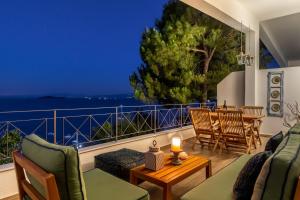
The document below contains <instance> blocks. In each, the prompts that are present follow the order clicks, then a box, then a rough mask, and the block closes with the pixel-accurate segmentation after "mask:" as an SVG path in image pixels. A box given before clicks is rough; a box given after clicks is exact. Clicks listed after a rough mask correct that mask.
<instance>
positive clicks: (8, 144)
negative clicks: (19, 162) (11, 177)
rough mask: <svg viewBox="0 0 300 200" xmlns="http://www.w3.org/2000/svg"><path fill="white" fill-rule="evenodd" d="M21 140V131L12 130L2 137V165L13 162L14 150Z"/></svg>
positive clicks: (0, 140)
mask: <svg viewBox="0 0 300 200" xmlns="http://www.w3.org/2000/svg"><path fill="white" fill-rule="evenodd" d="M20 142H21V136H20V132H19V131H18V130H12V131H10V132H8V133H6V134H5V135H4V136H3V137H1V138H0V165H2V164H6V163H11V162H12V152H13V151H14V150H16V149H17V147H18V145H19V143H20Z"/></svg>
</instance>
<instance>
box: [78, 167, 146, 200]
mask: <svg viewBox="0 0 300 200" xmlns="http://www.w3.org/2000/svg"><path fill="white" fill-rule="evenodd" d="M83 176H84V180H85V185H86V191H87V197H88V200H100V199H103V200H149V199H150V197H149V195H148V192H147V191H145V190H144V189H142V188H139V187H137V186H134V185H132V184H130V183H128V182H126V181H123V180H121V179H119V178H117V177H115V176H112V175H110V174H108V173H106V172H104V171H102V170H100V169H93V170H91V171H87V172H84V173H83Z"/></svg>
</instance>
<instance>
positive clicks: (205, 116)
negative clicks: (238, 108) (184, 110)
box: [189, 108, 213, 131]
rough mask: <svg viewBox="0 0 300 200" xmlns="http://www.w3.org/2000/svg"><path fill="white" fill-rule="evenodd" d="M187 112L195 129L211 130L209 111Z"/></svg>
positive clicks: (193, 110) (199, 109) (206, 109)
mask: <svg viewBox="0 0 300 200" xmlns="http://www.w3.org/2000/svg"><path fill="white" fill-rule="evenodd" d="M189 112H190V116H191V119H192V123H193V125H194V128H195V129H198V130H199V129H200V130H206V131H211V130H212V125H213V123H212V120H211V116H210V112H211V111H210V109H208V108H191V109H190V110H189Z"/></svg>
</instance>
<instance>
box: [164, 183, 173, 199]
mask: <svg viewBox="0 0 300 200" xmlns="http://www.w3.org/2000/svg"><path fill="white" fill-rule="evenodd" d="M171 199H172V191H171V186H170V185H166V186H164V187H163V200H171Z"/></svg>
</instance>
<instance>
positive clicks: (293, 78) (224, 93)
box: [218, 67, 300, 135]
mask: <svg viewBox="0 0 300 200" xmlns="http://www.w3.org/2000/svg"><path fill="white" fill-rule="evenodd" d="M271 71H283V72H284V80H283V86H284V89H283V90H284V91H283V102H284V104H286V103H295V101H297V102H298V103H299V104H300V90H299V86H300V67H287V68H279V69H268V70H257V74H256V80H255V81H256V83H257V86H258V87H257V88H256V93H257V102H256V104H245V105H259V106H263V107H264V108H265V109H264V113H263V114H264V115H265V116H266V117H265V118H264V119H263V124H262V129H261V132H262V133H264V134H268V135H272V134H276V133H278V132H279V131H287V130H288V128H287V127H285V126H283V118H281V117H268V116H267V110H266V108H267V95H268V72H271ZM241 79H242V76H241V74H239V75H238V74H234V73H232V74H230V75H228V76H227V77H226V78H225V79H224V80H223V81H222V82H220V83H219V85H218V101H219V102H220V103H221V102H223V101H224V100H225V99H226V100H227V102H228V105H229V104H235V105H237V106H240V105H241V103H240V102H241V101H242V99H243V98H244V96H243V93H241V92H238V91H241V88H239V87H237V86H238V85H239V84H241ZM284 116H286V117H288V118H287V119H290V117H289V116H290V112H289V110H288V109H287V107H286V105H284ZM293 123H294V121H291V124H293Z"/></svg>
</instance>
